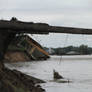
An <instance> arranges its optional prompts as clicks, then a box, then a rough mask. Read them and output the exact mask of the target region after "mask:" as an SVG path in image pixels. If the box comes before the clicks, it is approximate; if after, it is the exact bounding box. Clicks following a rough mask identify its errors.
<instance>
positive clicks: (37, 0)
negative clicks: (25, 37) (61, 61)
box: [0, 0, 92, 47]
mask: <svg viewBox="0 0 92 92" xmlns="http://www.w3.org/2000/svg"><path fill="white" fill-rule="evenodd" d="M91 11H92V0H60V1H59V0H58V1H57V0H0V18H4V19H10V18H11V17H12V16H15V17H17V18H18V19H20V20H24V21H34V22H46V23H49V24H50V25H57V26H74V27H83V28H92V20H91V19H92V12H91ZM37 37H38V39H39V40H42V41H41V43H42V44H44V45H46V46H54V47H59V46H63V43H64V40H62V39H65V37H66V36H65V34H54V35H52V34H50V35H48V36H37ZM91 37H92V36H86V38H87V42H86V44H88V45H90V46H91V42H90V39H91ZM43 38H44V39H43ZM72 39H74V40H72ZM79 39H83V38H82V37H81V35H70V36H69V42H68V43H67V45H71V44H73V45H78V44H81V43H85V41H82V40H79ZM44 42H45V43H44ZM56 42H57V43H56Z"/></svg>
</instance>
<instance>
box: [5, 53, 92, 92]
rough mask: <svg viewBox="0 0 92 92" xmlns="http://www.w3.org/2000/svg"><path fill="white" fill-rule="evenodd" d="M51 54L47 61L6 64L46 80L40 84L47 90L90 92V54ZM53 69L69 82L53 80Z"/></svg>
mask: <svg viewBox="0 0 92 92" xmlns="http://www.w3.org/2000/svg"><path fill="white" fill-rule="evenodd" d="M60 58H61V57H60V56H52V57H51V58H50V59H49V60H47V61H37V62H24V63H13V64H6V66H8V67H10V68H11V69H18V70H20V71H22V72H24V73H26V74H28V75H32V76H35V77H37V78H40V79H43V80H45V81H47V83H44V84H41V85H42V86H43V88H45V89H46V91H47V92H92V56H91V55H89V56H63V57H62V59H61V60H60ZM53 69H55V70H56V71H58V72H59V73H60V74H61V75H62V76H64V77H65V79H69V80H71V81H72V82H71V83H58V82H55V81H53Z"/></svg>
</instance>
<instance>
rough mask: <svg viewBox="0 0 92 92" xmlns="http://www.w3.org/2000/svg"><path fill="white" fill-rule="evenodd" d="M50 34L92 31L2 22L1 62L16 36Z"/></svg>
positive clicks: (0, 21) (91, 32) (43, 24)
mask: <svg viewBox="0 0 92 92" xmlns="http://www.w3.org/2000/svg"><path fill="white" fill-rule="evenodd" d="M20 33H29V34H49V33H70V34H86V35H92V29H84V28H72V27H62V26H61V27H58V26H50V25H48V24H46V23H33V22H22V21H18V20H10V21H7V20H0V61H2V60H3V58H4V55H5V53H6V49H7V47H8V45H9V44H10V42H11V41H12V39H13V38H14V37H15V36H16V34H20Z"/></svg>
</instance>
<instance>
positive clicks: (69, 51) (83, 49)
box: [44, 44, 92, 55]
mask: <svg viewBox="0 0 92 92" xmlns="http://www.w3.org/2000/svg"><path fill="white" fill-rule="evenodd" d="M44 49H45V50H46V51H47V52H48V53H49V54H51V55H87V54H92V47H88V46H87V45H83V44H82V45H80V46H79V47H76V46H68V47H59V48H46V47H45V48H44Z"/></svg>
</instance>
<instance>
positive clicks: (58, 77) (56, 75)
mask: <svg viewBox="0 0 92 92" xmlns="http://www.w3.org/2000/svg"><path fill="white" fill-rule="evenodd" d="M53 76H54V79H64V78H63V76H61V75H60V74H59V73H58V72H56V71H55V70H53Z"/></svg>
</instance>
